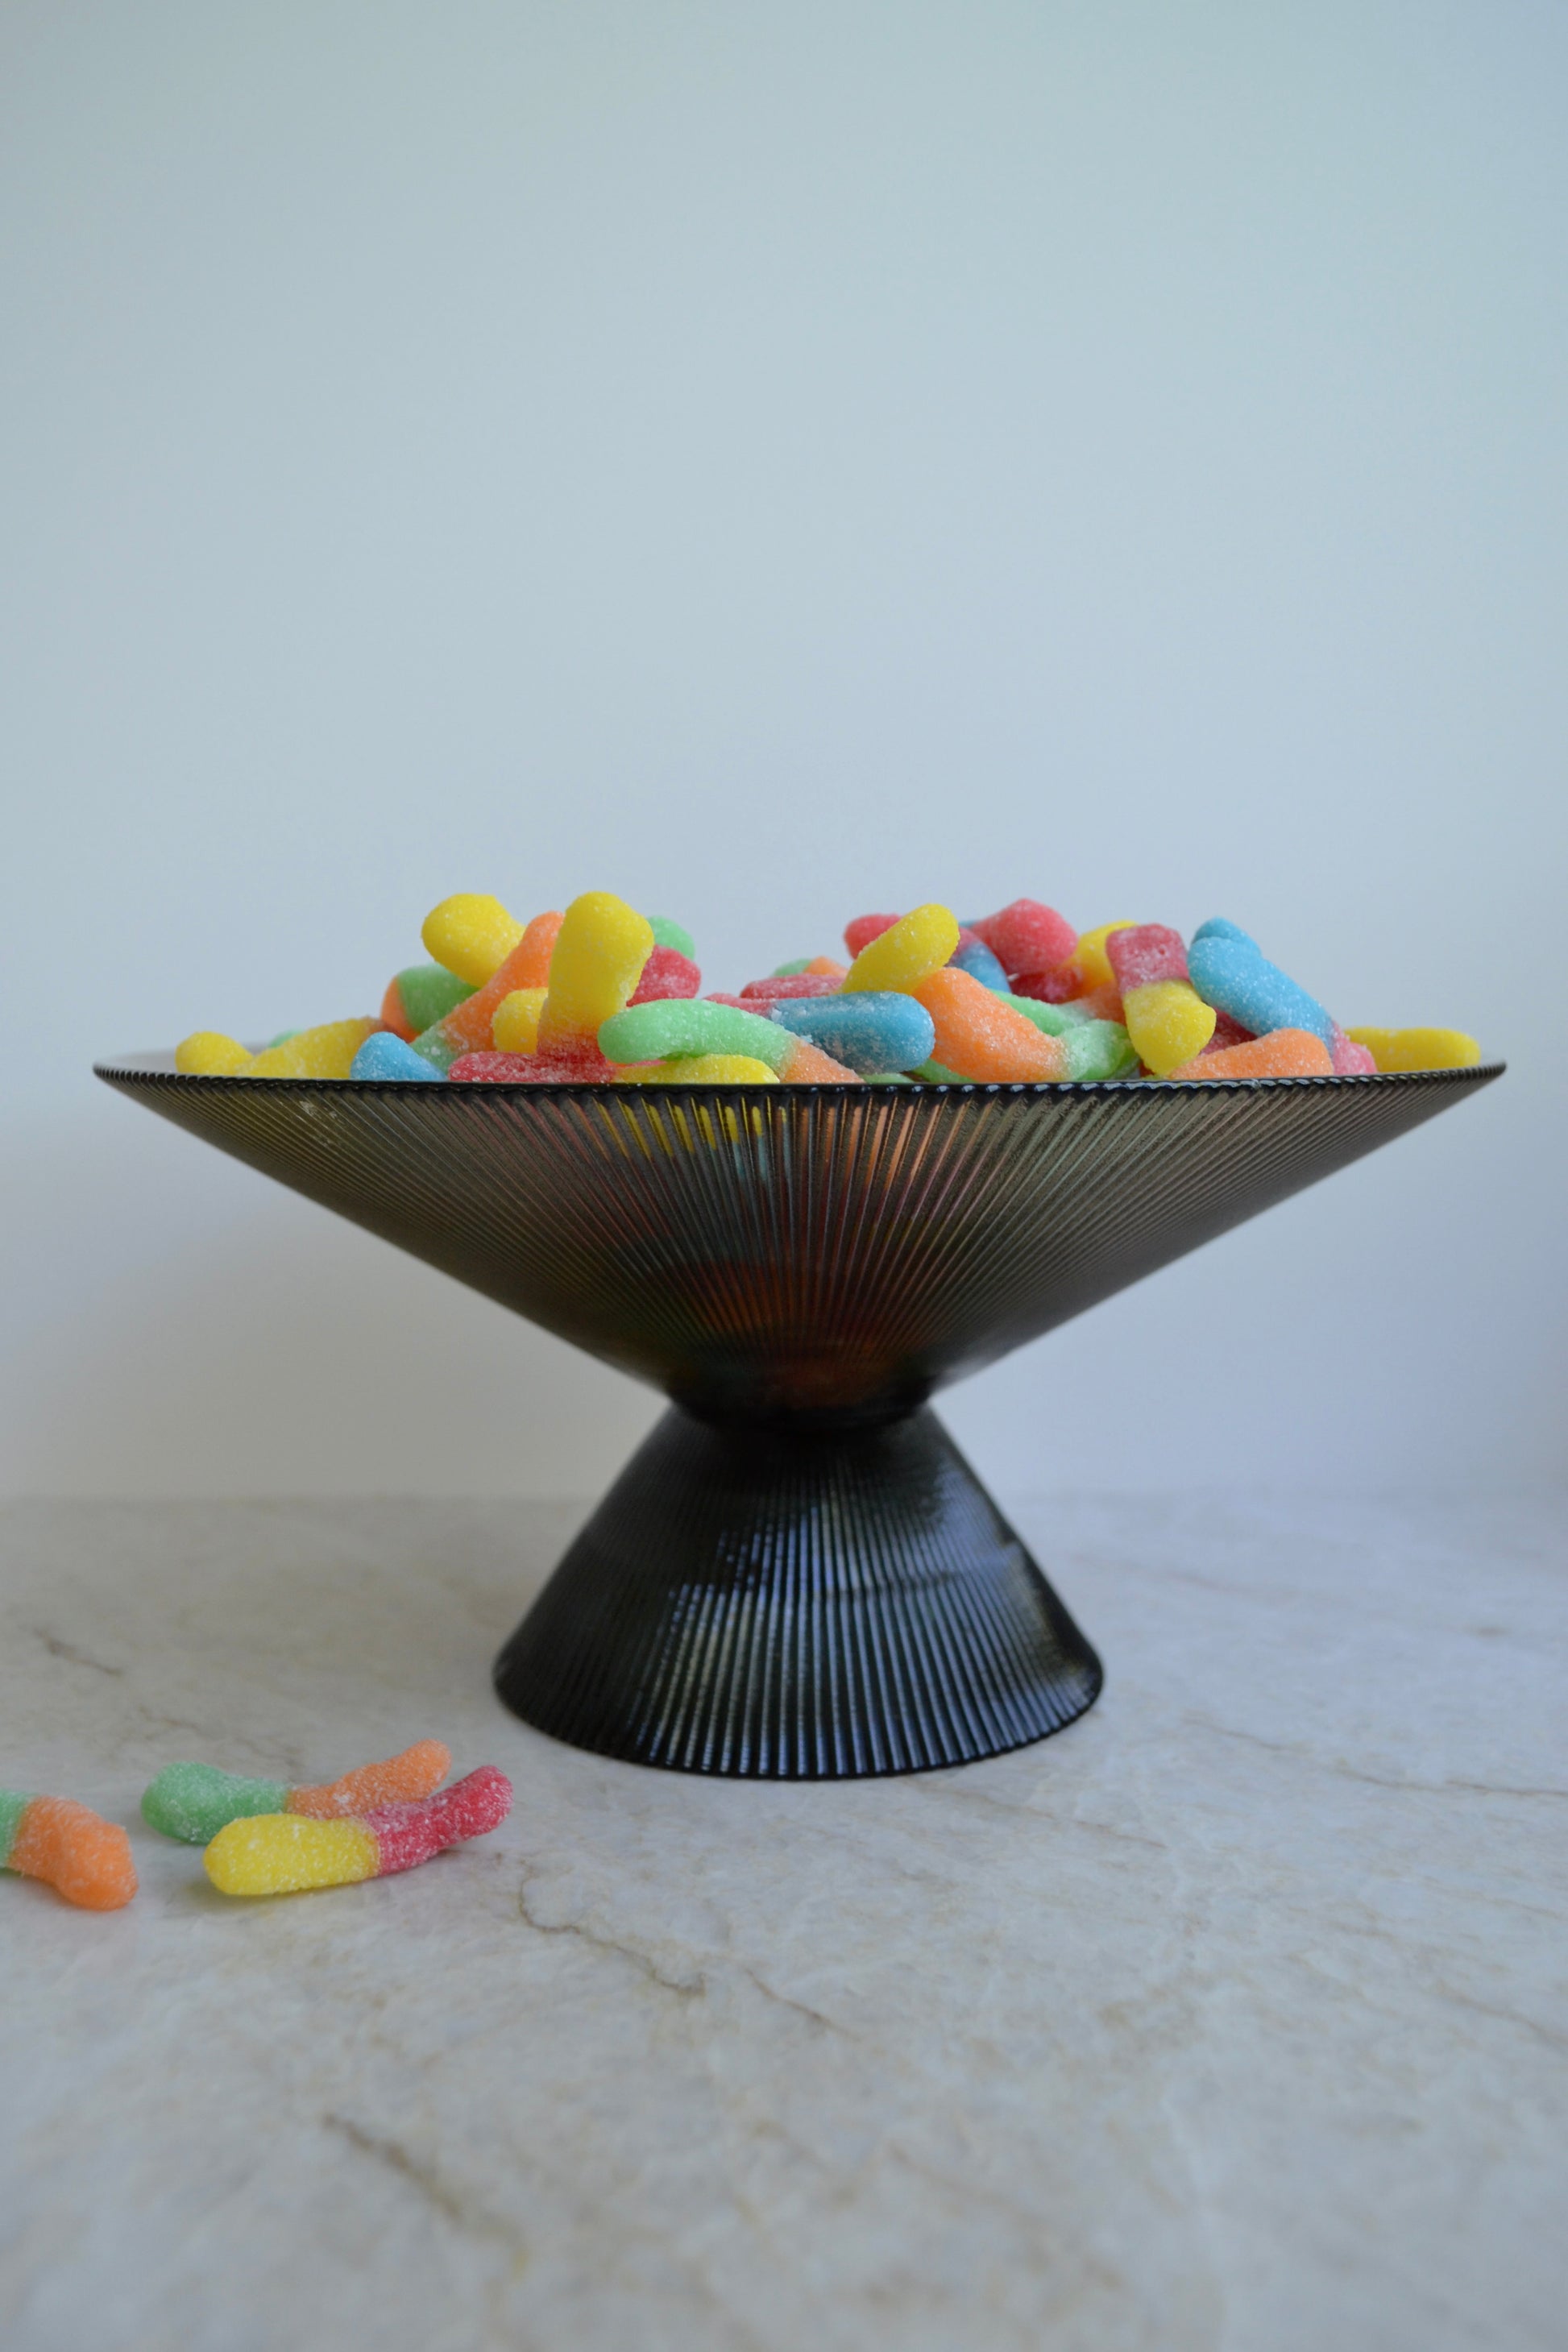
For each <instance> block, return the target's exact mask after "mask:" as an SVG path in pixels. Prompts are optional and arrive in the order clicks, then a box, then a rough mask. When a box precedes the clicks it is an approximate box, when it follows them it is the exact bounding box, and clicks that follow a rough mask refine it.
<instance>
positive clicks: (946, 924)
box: [843, 905, 979, 993]
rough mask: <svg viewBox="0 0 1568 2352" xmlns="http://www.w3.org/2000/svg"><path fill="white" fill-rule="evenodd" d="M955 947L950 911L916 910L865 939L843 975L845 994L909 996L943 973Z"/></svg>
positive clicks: (955, 924)
mask: <svg viewBox="0 0 1568 2352" xmlns="http://www.w3.org/2000/svg"><path fill="white" fill-rule="evenodd" d="M845 936H846V938H847V937H848V932H847V931H846V933H845ZM957 945H958V918H957V916H956V915H954V914H953V913H952V910H951V909H950V908H946V907H938V906H934V905H931V906H924V907H917V908H915V909H914V912H913V913H912V914H909V915H901V916H900V918H899V919H898V920H897V921H896V922H894V923H891V924H889V926H888V928H887V929H886V930H882V931H879V933H878V934H877V936H876V938H875V939H873V940H868V942H867V944H866V945H865V946H864V947H863V948H862V949H861V950H860V952H859V954H858V956H857V957H856V959H855V961H854V962H853V963H852V964H851V965H850V967H849V969H848V971H847V972H846V974H845V976H844V983H843V985H844V988H845V992H846V993H853V992H857V991H858V990H860V989H871V990H881V989H888V988H900V989H904V990H906V991H908V992H910V993H912V992H914V990H916V989H917V988H918V987H919V985H920V983H921V981H923V980H925V979H927V978H928V977H929V976H930V975H931V973H932V972H934V971H941V970H942V966H943V965H944V964H945V963H946V962H947V961H948V959H949V957H950V956H951V955H952V951H953V949H954V948H955V947H956V946H957ZM963 976H964V978H965V979H967V978H968V974H967V973H965V974H964V975H963ZM975 984H976V986H978V985H979V983H978V982H976V983H975Z"/></svg>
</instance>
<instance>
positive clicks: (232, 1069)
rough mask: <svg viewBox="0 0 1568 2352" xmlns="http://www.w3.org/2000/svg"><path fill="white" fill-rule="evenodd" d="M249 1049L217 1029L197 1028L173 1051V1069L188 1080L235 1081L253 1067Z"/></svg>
mask: <svg viewBox="0 0 1568 2352" xmlns="http://www.w3.org/2000/svg"><path fill="white" fill-rule="evenodd" d="M250 1060H251V1055H250V1048H249V1047H248V1045H241V1044H240V1042H239V1040H238V1038H237V1037H226V1036H225V1035H224V1034H223V1033H222V1031H221V1030H218V1029H197V1030H195V1031H193V1033H192V1034H191V1035H190V1036H188V1037H185V1038H183V1039H182V1040H181V1042H180V1043H179V1045H176V1046H175V1048H174V1067H175V1069H176V1070H180V1071H183V1072H184V1076H186V1077H188V1078H236V1077H237V1076H239V1073H240V1072H241V1070H247V1069H248V1068H249V1067H250Z"/></svg>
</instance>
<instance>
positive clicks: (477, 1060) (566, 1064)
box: [447, 1046, 620, 1087]
mask: <svg viewBox="0 0 1568 2352" xmlns="http://www.w3.org/2000/svg"><path fill="white" fill-rule="evenodd" d="M618 1076H620V1072H619V1070H618V1069H617V1068H616V1065H615V1063H614V1062H607V1061H606V1060H605V1056H604V1055H603V1054H601V1053H600V1052H599V1051H598V1049H597V1047H596V1046H586V1047H584V1049H583V1050H582V1051H581V1052H579V1053H575V1054H460V1055H458V1059H457V1060H456V1061H455V1062H454V1063H453V1064H452V1066H451V1068H450V1069H449V1070H448V1071H447V1077H448V1078H450V1079H452V1080H453V1081H454V1082H455V1083H456V1084H457V1085H458V1086H476V1085H477V1086H492V1087H602V1086H605V1085H607V1083H608V1082H609V1080H610V1079H611V1078H615V1077H618Z"/></svg>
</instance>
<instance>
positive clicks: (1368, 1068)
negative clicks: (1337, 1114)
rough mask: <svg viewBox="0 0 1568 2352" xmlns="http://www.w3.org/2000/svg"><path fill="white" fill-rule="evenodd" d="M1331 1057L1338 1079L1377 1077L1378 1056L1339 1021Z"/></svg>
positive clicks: (1331, 1042)
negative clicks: (1355, 1038)
mask: <svg viewBox="0 0 1568 2352" xmlns="http://www.w3.org/2000/svg"><path fill="white" fill-rule="evenodd" d="M1472 1042H1473V1040H1472ZM1240 1043H1241V1040H1240V1039H1239V1038H1238V1039H1237V1044H1238V1045H1239V1044H1240ZM1476 1051H1477V1053H1478V1054H1479V1052H1480V1048H1479V1045H1478V1046H1477V1047H1476ZM1329 1056H1330V1059H1331V1061H1332V1063H1333V1066H1334V1076H1335V1077H1336V1078H1371V1077H1375V1076H1376V1075H1377V1056H1376V1055H1375V1054H1373V1051H1372V1049H1371V1047H1370V1046H1367V1045H1357V1044H1356V1043H1355V1041H1354V1040H1353V1039H1352V1038H1350V1037H1347V1036H1346V1035H1345V1033H1344V1031H1343V1030H1342V1028H1341V1027H1340V1024H1339V1023H1338V1022H1337V1021H1336V1022H1335V1024H1334V1034H1333V1035H1332V1036H1331V1038H1330V1040H1329Z"/></svg>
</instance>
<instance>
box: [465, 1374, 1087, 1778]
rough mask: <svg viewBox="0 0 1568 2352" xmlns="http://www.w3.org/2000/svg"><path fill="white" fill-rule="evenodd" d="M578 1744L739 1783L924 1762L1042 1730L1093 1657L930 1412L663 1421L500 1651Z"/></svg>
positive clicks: (911, 1767) (1037, 1735)
mask: <svg viewBox="0 0 1568 2352" xmlns="http://www.w3.org/2000/svg"><path fill="white" fill-rule="evenodd" d="M495 1678H496V1688H497V1689H498V1690H499V1692H500V1696H501V1697H502V1698H503V1699H504V1700H505V1702H506V1704H507V1706H510V1708H511V1709H512V1710H513V1712H514V1713H515V1714H518V1715H520V1716H521V1717H523V1719H524V1720H525V1721H526V1722H528V1723H531V1724H533V1725H535V1726H536V1727H538V1729H540V1730H541V1731H547V1732H549V1733H551V1734H552V1736H553V1737H554V1738H557V1739H563V1740H567V1741H570V1742H571V1743H572V1744H573V1745H574V1747H578V1748H595V1749H597V1750H598V1751H599V1752H600V1753H601V1754H602V1755H605V1756H618V1757H623V1758H625V1759H626V1761H627V1762H629V1763H637V1764H659V1765H664V1766H667V1767H668V1768H669V1769H673V1770H677V1771H686V1772H716V1773H730V1774H733V1775H736V1776H739V1777H742V1778H746V1779H752V1780H828V1779H837V1778H843V1777H847V1776H851V1775H858V1774H868V1773H880V1772H918V1771H924V1770H930V1769H933V1768H934V1767H937V1766H941V1765H945V1764H964V1763H969V1762H972V1761H973V1759H976V1758H977V1757H982V1756H994V1755H998V1754H1000V1753H1001V1752H1002V1751H1003V1750H1004V1749H1005V1748H1017V1747H1021V1746H1022V1745H1023V1744H1024V1743H1025V1742H1026V1741H1027V1740H1032V1739H1041V1738H1045V1737H1046V1735H1047V1733H1049V1732H1053V1731H1059V1730H1060V1729H1061V1728H1062V1727H1063V1725H1064V1724H1068V1723H1070V1722H1071V1721H1072V1720H1073V1718H1074V1717H1075V1716H1079V1715H1081V1714H1082V1713H1083V1712H1084V1710H1085V1708H1086V1707H1088V1706H1091V1705H1092V1704H1093V1702H1094V1699H1095V1697H1096V1696H1097V1694H1098V1693H1099V1690H1100V1679H1101V1675H1100V1661H1099V1659H1098V1658H1097V1657H1096V1655H1095V1654H1094V1652H1093V1650H1092V1649H1090V1647H1089V1643H1087V1642H1086V1641H1085V1640H1084V1638H1083V1635H1082V1634H1081V1633H1079V1630H1078V1627H1077V1626H1076V1625H1075V1624H1074V1623H1073V1621H1072V1619H1071V1618H1070V1617H1069V1616H1068V1612H1067V1611H1066V1610H1065V1609H1064V1608H1063V1606H1062V1604H1061V1602H1060V1601H1058V1599H1057V1597H1056V1594H1055V1593H1054V1592H1053V1591H1051V1588H1050V1586H1049V1585H1048V1584H1047V1582H1046V1580H1045V1578H1044V1577H1043V1576H1042V1575H1041V1573H1040V1571H1039V1570H1038V1569H1037V1567H1036V1565H1035V1563H1034V1561H1033V1560H1032V1559H1030V1558H1029V1555H1028V1553H1027V1552H1026V1550H1025V1549H1024V1547H1023V1545H1022V1543H1021V1542H1020V1541H1019V1539H1018V1538H1017V1536H1016V1535H1015V1533H1014V1532H1013V1529H1012V1528H1010V1527H1009V1526H1008V1524H1007V1522H1006V1520H1005V1518H1004V1517H1002V1515H1001V1513H1000V1512H999V1511H998V1510H997V1508H996V1507H995V1505H994V1503H993V1502H992V1500H991V1498H990V1496H988V1495H987V1494H986V1492H985V1489H984V1486H981V1484H980V1482H979V1480H978V1479H977V1478H976V1477H975V1475H974V1473H973V1471H972V1470H971V1469H970V1467H969V1465H968V1464H967V1463H966V1462H965V1461H964V1459H963V1455H962V1454H960V1453H959V1451H958V1449H957V1447H956V1446H955V1445H954V1444H953V1443H952V1439H951V1438H950V1437H949V1435H948V1433H947V1432H946V1430H945V1429H943V1427H942V1423H941V1422H940V1421H938V1419H937V1418H936V1415H935V1414H934V1413H932V1412H927V1411H921V1412H915V1413H912V1414H910V1415H909V1416H908V1417H907V1418H906V1419H903V1420H900V1421H894V1422H889V1423H882V1424H880V1425H879V1426H875V1427H872V1428H852V1427H851V1428H840V1429H837V1430H831V1431H826V1432H824V1431H813V1432H810V1433H805V1432H801V1431H797V1430H795V1429H792V1428H790V1427H788V1426H787V1425H786V1426H780V1425H777V1424H774V1425H771V1426H767V1427H755V1426H747V1425H744V1424H741V1425H737V1424H734V1423H731V1424H726V1425H715V1424H712V1423H706V1422H701V1421H698V1420H696V1419H695V1418H694V1417H693V1416H692V1415H690V1414H689V1413H686V1412H680V1411H679V1410H678V1409H677V1410H672V1411H670V1412H667V1413H666V1414H665V1416H664V1419H663V1420H662V1421H661V1422H660V1423H658V1427H657V1428H656V1429H655V1430H654V1432H653V1433H652V1435H651V1436H650V1437H649V1438H648V1439H647V1441H646V1443H645V1444H643V1445H642V1446H641V1448H640V1449H639V1450H638V1452H637V1454H635V1455H634V1456H633V1458H632V1460H631V1462H630V1463H629V1464H628V1465H627V1466H626V1469H625V1470H624V1471H623V1472H622V1474H621V1475H620V1477H619V1478H618V1479H617V1480H616V1484H615V1485H614V1486H612V1487H611V1489H610V1491H609V1493H608V1494H607V1495H606V1496H605V1499H604V1501H603V1502H602V1503H601V1504H600V1506H599V1507H598V1509H597V1510H596V1511H595V1514H594V1516H593V1517H592V1518H591V1519H590V1520H589V1522H588V1524H587V1526H586V1527H585V1528H584V1529H583V1531H582V1533H581V1535H579V1536H578V1538H577V1539H576V1541H575V1542H574V1544H573V1546H572V1548H571V1549H570V1550H569V1551H568V1552H567V1554H566V1556H565V1558H564V1559H563V1560H562V1562H561V1565H560V1566H559V1568H558V1569H557V1570H555V1573H554V1575H553V1576H552V1578H551V1580H550V1582H549V1583H548V1584H547V1585H546V1586H545V1588H544V1591H543V1592H542V1594H541V1596H540V1598H539V1600H538V1601H536V1602H535V1604H534V1606H533V1608H532V1609H531V1611H530V1612H529V1614H528V1616H527V1617H526V1618H525V1619H524V1621H523V1622H522V1624H521V1626H520V1627H519V1629H518V1631H517V1633H515V1634H514V1635H513V1636H512V1639H511V1641H510V1643H508V1644H507V1646H506V1648H505V1649H504V1650H503V1651H502V1653H501V1654H500V1658H499V1659H498V1660H497V1662H496V1670H495Z"/></svg>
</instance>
